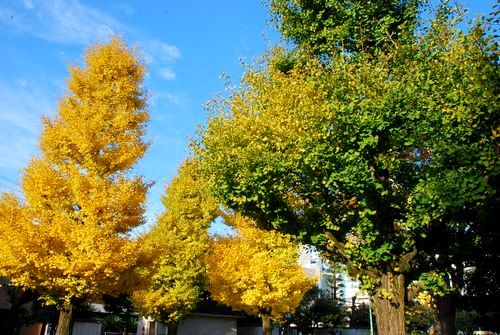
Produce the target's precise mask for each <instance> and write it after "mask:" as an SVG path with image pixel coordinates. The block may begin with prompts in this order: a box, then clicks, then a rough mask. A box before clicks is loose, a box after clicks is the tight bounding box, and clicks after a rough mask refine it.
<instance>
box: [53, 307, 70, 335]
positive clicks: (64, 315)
mask: <svg viewBox="0 0 500 335" xmlns="http://www.w3.org/2000/svg"><path fill="white" fill-rule="evenodd" d="M72 319H73V304H72V303H70V302H65V303H64V305H63V307H62V308H61V310H60V311H59V321H58V323H57V333H56V334H57V335H70V334H71V321H72Z"/></svg>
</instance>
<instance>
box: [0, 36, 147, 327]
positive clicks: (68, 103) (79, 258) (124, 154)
mask: <svg viewBox="0 0 500 335" xmlns="http://www.w3.org/2000/svg"><path fill="white" fill-rule="evenodd" d="M69 71H70V78H69V79H68V82H67V84H68V88H69V91H68V93H67V94H65V95H64V96H63V97H62V98H61V100H60V101H59V106H58V110H57V113H56V115H55V116H54V117H51V118H44V119H43V125H44V128H43V131H42V134H41V137H40V154H39V155H37V156H35V157H33V158H32V160H31V161H30V163H29V165H28V166H27V168H26V169H25V171H24V176H23V183H22V188H23V195H24V198H23V199H17V198H16V197H14V196H13V195H9V194H4V195H2V197H1V199H0V226H1V229H0V232H1V233H0V239H1V243H0V274H1V275H2V276H5V277H7V278H9V279H10V280H11V281H12V283H13V284H15V285H18V286H20V287H26V288H31V289H35V290H37V291H38V292H40V293H41V294H42V296H43V298H44V299H45V300H46V301H48V302H54V303H58V304H60V306H61V310H60V318H59V325H58V334H60V335H66V334H69V332H70V324H71V315H72V303H73V301H74V300H75V299H77V298H82V297H97V296H100V295H101V294H103V293H109V294H114V293H118V292H119V291H120V290H123V289H124V285H126V284H127V282H128V280H129V277H128V276H127V274H128V273H129V271H130V270H131V268H132V267H133V265H134V264H135V263H136V260H137V257H138V256H137V243H136V241H134V240H133V239H131V238H130V236H129V234H128V233H129V232H130V230H131V229H132V228H134V227H137V226H139V225H141V224H142V223H143V212H144V202H145V195H146V191H147V189H148V184H147V183H145V182H144V181H143V180H142V178H141V177H140V176H134V175H132V174H131V172H130V169H131V168H133V166H134V165H135V163H136V162H137V160H138V159H139V158H140V157H142V155H143V154H144V152H145V150H146V148H147V146H148V145H147V143H145V142H144V140H143V138H142V137H143V135H144V133H145V124H146V122H147V121H148V117H149V116H148V113H147V110H146V95H145V93H144V91H143V89H142V88H141V82H142V80H143V77H144V73H145V72H144V71H145V70H144V66H143V64H142V63H141V61H140V59H139V58H138V57H137V56H136V54H135V51H134V50H132V49H129V48H128V47H127V46H126V45H125V43H124V42H123V41H122V40H121V39H119V38H113V39H111V41H110V42H109V43H106V44H97V45H95V46H93V47H91V48H89V49H88V50H87V52H86V53H85V64H84V65H83V66H82V67H78V66H72V67H70V69H69Z"/></svg>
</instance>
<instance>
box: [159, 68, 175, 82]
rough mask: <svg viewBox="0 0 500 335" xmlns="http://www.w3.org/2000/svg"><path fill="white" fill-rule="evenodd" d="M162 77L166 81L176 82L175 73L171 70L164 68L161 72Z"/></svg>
mask: <svg viewBox="0 0 500 335" xmlns="http://www.w3.org/2000/svg"><path fill="white" fill-rule="evenodd" d="M159 73H160V76H161V77H162V78H163V79H165V80H174V79H175V78H176V75H175V72H174V70H172V69H169V68H163V69H160V71H159Z"/></svg>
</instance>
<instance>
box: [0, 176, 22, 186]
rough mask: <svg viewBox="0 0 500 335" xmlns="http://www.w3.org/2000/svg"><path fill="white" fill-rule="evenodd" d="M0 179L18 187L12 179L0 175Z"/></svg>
mask: <svg viewBox="0 0 500 335" xmlns="http://www.w3.org/2000/svg"><path fill="white" fill-rule="evenodd" d="M0 179H2V180H5V181H8V182H9V183H12V184H15V185H19V183H18V182H17V181H15V180H13V179H10V178H8V177H5V176H2V175H0Z"/></svg>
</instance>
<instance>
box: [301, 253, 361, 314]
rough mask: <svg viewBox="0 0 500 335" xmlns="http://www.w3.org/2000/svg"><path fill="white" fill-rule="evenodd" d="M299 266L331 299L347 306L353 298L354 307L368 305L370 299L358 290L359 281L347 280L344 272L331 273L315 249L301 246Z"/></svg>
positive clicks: (328, 266)
mask: <svg viewBox="0 0 500 335" xmlns="http://www.w3.org/2000/svg"><path fill="white" fill-rule="evenodd" d="M299 264H300V265H301V266H302V268H303V269H304V272H305V273H306V274H307V275H308V276H309V277H310V278H317V279H318V281H317V284H316V285H317V286H318V287H319V288H320V289H321V290H323V291H324V292H327V294H331V295H332V297H333V296H335V297H336V298H338V299H342V300H344V302H345V303H346V304H347V305H351V304H352V303H353V298H354V303H355V304H356V305H359V304H362V303H365V304H368V302H369V300H370V298H369V296H368V295H367V294H366V293H365V292H363V291H362V290H361V289H360V283H359V281H358V280H356V279H351V278H349V276H348V275H347V272H346V271H345V270H344V271H340V272H339V273H333V272H332V271H331V270H330V265H329V264H328V263H327V262H325V261H324V260H323V258H322V257H321V255H320V253H319V252H318V251H317V250H316V249H315V248H313V247H309V246H301V248H300V256H299Z"/></svg>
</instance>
